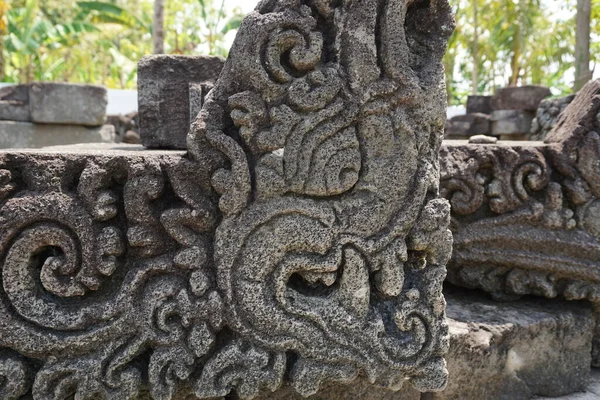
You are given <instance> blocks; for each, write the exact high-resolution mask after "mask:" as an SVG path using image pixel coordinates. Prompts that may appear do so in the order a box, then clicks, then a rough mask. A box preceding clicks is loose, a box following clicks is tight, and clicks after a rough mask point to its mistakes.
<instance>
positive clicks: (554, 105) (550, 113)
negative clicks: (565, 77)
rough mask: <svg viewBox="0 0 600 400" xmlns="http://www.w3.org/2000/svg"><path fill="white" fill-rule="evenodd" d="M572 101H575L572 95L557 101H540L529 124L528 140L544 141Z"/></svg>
mask: <svg viewBox="0 0 600 400" xmlns="http://www.w3.org/2000/svg"><path fill="white" fill-rule="evenodd" d="M573 99H575V95H574V94H572V95H570V96H567V97H562V98H559V99H546V100H542V102H541V103H540V106H539V107H538V109H537V111H536V113H535V119H534V120H533V122H532V124H531V131H530V132H529V140H540V141H544V140H546V136H548V133H550V131H551V130H552V129H553V128H554V126H555V125H556V122H557V121H558V117H559V116H560V114H562V112H563V111H565V109H566V108H567V106H568V105H569V104H571V102H572V101H573Z"/></svg>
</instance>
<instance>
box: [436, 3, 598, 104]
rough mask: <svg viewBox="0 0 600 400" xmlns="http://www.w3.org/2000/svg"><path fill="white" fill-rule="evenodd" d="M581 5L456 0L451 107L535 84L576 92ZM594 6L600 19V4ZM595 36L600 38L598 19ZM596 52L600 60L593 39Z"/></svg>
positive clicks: (449, 58)
mask: <svg viewBox="0 0 600 400" xmlns="http://www.w3.org/2000/svg"><path fill="white" fill-rule="evenodd" d="M576 1H577V0H566V1H563V2H556V1H551V0H455V1H454V2H453V6H454V9H455V11H456V20H457V29H456V31H455V33H454V35H453V36H452V38H451V39H450V42H449V49H448V52H447V54H446V57H445V59H444V64H445V66H446V82H447V86H448V89H449V93H448V99H449V103H450V104H464V102H465V100H466V96H467V95H468V94H470V93H479V94H491V93H493V92H494V91H495V90H496V88H498V87H501V86H508V85H523V84H529V83H535V84H542V85H547V86H550V87H552V88H553V89H555V92H556V94H566V93H568V92H570V91H571V90H572V78H571V77H572V71H573V69H574V54H573V49H574V46H575V35H574V32H575V19H574V18H573V15H574V13H575V9H576ZM588 1H589V0H588ZM592 3H594V4H593V5H592V13H593V15H598V16H599V17H600V1H593V2H592ZM594 13H597V14H594ZM592 34H595V35H596V37H598V35H599V34H600V20H598V21H596V20H595V19H594V17H592ZM599 39H600V38H599ZM591 54H592V59H595V58H594V57H596V58H597V57H599V56H600V41H596V42H594V41H592V46H591Z"/></svg>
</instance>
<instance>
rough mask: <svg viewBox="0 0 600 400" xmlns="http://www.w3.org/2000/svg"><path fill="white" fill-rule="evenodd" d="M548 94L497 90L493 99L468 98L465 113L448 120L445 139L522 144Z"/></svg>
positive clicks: (544, 89) (541, 90)
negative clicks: (489, 139) (491, 138)
mask: <svg viewBox="0 0 600 400" xmlns="http://www.w3.org/2000/svg"><path fill="white" fill-rule="evenodd" d="M551 94H552V93H551V92H550V89H548V88H547V87H544V86H537V85H527V86H520V87H507V88H503V89H499V90H498V91H497V92H496V94H495V95H494V96H469V98H468V100H467V113H466V114H465V115H459V116H456V117H453V118H451V119H450V120H448V122H447V124H446V138H447V139H469V138H470V137H472V136H476V135H488V136H494V137H497V138H499V139H500V140H526V139H528V136H529V132H530V130H531V127H532V123H533V122H534V118H535V116H536V110H537V109H538V106H539V105H540V102H541V101H542V100H543V99H544V98H546V97H549V96H551Z"/></svg>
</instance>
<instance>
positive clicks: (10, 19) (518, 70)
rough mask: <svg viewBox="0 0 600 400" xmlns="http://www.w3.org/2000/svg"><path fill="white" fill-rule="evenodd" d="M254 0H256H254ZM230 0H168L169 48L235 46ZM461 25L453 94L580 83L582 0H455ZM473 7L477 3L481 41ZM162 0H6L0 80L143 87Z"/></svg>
mask: <svg viewBox="0 0 600 400" xmlns="http://www.w3.org/2000/svg"><path fill="white" fill-rule="evenodd" d="M248 1H255V0H248ZM226 3H227V1H226V0H166V10H165V51H166V52H167V53H177V54H216V55H222V56H226V55H227V41H226V35H227V34H228V33H229V34H231V33H232V32H231V31H233V30H235V29H237V28H238V27H239V24H240V22H241V18H242V12H241V10H239V9H237V8H231V7H227V4H226ZM451 3H452V5H453V7H454V9H455V12H456V19H457V29H456V31H455V32H454V35H453V36H452V38H451V41H450V46H449V50H448V53H447V55H446V57H445V59H444V64H445V66H446V80H447V86H448V99H449V103H450V104H463V103H464V101H465V99H466V96H467V95H468V94H470V93H471V92H473V87H472V85H473V83H472V81H473V66H474V65H477V66H478V71H479V72H478V74H477V79H476V81H477V87H476V92H477V93H480V94H490V93H493V92H494V90H495V89H496V88H497V87H501V86H506V85H510V84H513V85H515V84H530V83H532V84H542V85H547V86H550V87H552V88H553V90H554V92H555V94H556V95H561V94H566V93H569V92H570V91H571V87H572V84H573V72H572V71H573V61H574V56H573V53H574V48H575V10H576V3H577V0H451ZM474 7H476V8H477V9H478V14H479V18H478V24H477V26H478V31H479V35H478V40H477V46H475V35H474V31H475V29H474V25H475V24H474ZM592 9H593V11H592V26H591V28H592V48H591V52H592V61H593V63H594V64H593V65H596V64H598V63H600V0H592ZM152 15H153V0H102V1H77V0H0V36H1V37H2V40H0V47H1V48H0V52H1V54H2V57H1V60H0V81H5V82H30V81H33V80H46V81H48V80H53V81H68V82H80V83H95V84H102V85H106V86H108V87H110V88H135V86H136V73H137V70H136V65H137V61H138V60H139V59H140V58H141V57H142V56H144V55H147V54H151V52H152Z"/></svg>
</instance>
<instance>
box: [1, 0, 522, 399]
mask: <svg viewBox="0 0 600 400" xmlns="http://www.w3.org/2000/svg"><path fill="white" fill-rule="evenodd" d="M371 3H372V2H360V1H359V2H330V1H322V0H268V1H263V2H261V3H260V5H259V7H258V9H257V11H256V12H253V13H251V14H250V15H249V16H248V17H247V18H246V19H245V20H244V22H243V23H242V26H241V28H240V31H239V33H238V36H237V38H236V40H235V43H234V45H233V48H232V49H231V55H230V58H229V60H228V61H227V63H226V65H225V68H224V71H223V74H222V77H221V79H220V81H219V82H218V83H217V84H216V85H215V88H214V90H213V91H212V92H211V93H210V94H209V95H208V97H207V99H206V102H205V104H204V107H203V109H202V111H201V112H200V113H199V115H198V119H197V120H196V121H195V123H194V125H193V126H192V129H191V131H190V134H189V137H188V144H189V154H187V155H182V154H175V153H169V152H145V151H140V152H131V153H127V155H122V154H119V153H117V152H111V153H107V154H100V153H99V152H96V153H94V152H91V153H85V152H84V153H72V154H71V153H69V154H66V155H64V156H60V157H58V156H57V157H54V156H52V155H48V154H46V153H31V154H28V155H24V156H19V157H13V156H9V155H6V156H5V155H3V154H0V226H2V230H0V262H1V263H2V286H1V288H0V395H1V396H0V397H3V398H15V399H17V398H19V397H20V396H31V397H33V398H35V399H57V400H58V399H65V398H82V399H83V398H104V399H138V398H140V396H147V397H150V398H153V399H158V400H171V399H175V398H183V397H189V396H195V397H196V398H214V397H219V396H228V395H230V394H232V393H235V394H236V395H237V396H239V397H241V398H245V399H252V398H255V397H257V396H261V395H264V394H265V393H267V395H268V394H269V393H271V392H273V391H277V390H278V389H279V388H280V387H281V386H282V385H283V384H284V383H285V384H286V385H289V386H290V387H291V388H293V390H296V391H297V392H298V393H300V394H301V395H303V396H309V395H311V394H314V393H316V392H318V391H319V390H320V388H321V386H323V385H325V384H328V383H329V382H331V381H338V382H343V383H350V382H352V381H353V380H354V379H356V378H357V377H359V376H364V377H366V378H367V379H368V380H369V381H370V382H371V383H373V384H376V385H380V386H382V387H385V388H388V389H390V390H394V391H397V390H400V389H401V387H402V386H403V384H404V383H405V382H410V383H411V384H412V385H413V386H415V387H416V388H417V389H419V390H422V391H429V390H439V389H441V388H442V387H444V385H445V382H446V380H447V371H446V369H445V362H444V360H443V356H444V354H445V352H446V351H447V349H448V330H447V326H446V323H445V303H444V299H443V296H442V282H443V280H444V276H445V264H446V263H447V261H448V258H449V255H450V252H451V242H452V237H451V234H450V232H449V230H448V226H449V223H450V207H449V205H448V203H447V202H446V201H445V200H442V199H440V198H439V185H438V179H437V178H438V176H439V165H438V161H437V151H438V149H439V146H440V141H441V134H442V131H443V126H444V119H445V118H444V110H445V102H444V96H443V93H442V89H441V86H440V84H439V82H440V79H441V76H442V74H441V71H442V65H441V56H442V54H443V50H444V47H445V45H446V40H447V38H448V36H449V35H450V32H451V28H452V18H451V12H450V7H449V5H448V4H447V3H446V1H443V0H437V1H433V2H428V3H427V4H425V5H423V4H421V5H419V7H416V8H415V6H414V5H415V2H413V1H408V0H385V1H384V0H377V1H376V2H375V3H377V4H376V5H377V6H376V7H374V6H373V4H374V3H373V4H371ZM393 18H396V19H397V21H392V19H393ZM414 19H422V20H424V21H427V23H428V24H429V25H431V26H435V29H433V30H431V31H428V32H424V31H421V30H418V29H415V28H414V27H413V26H412V25H411V24H412V22H410V21H412V20H414ZM405 22H406V23H405ZM395 25H397V26H398V27H403V29H406V30H407V32H400V31H398V30H397V29H395V28H394V26H395ZM357 32H360V37H357ZM415 35H416V36H418V40H414V39H415V38H416V36H415ZM407 36H408V37H409V38H410V40H407ZM424 43H430V44H431V46H429V45H427V46H425V48H422V47H421V45H422V44H424ZM423 63H428V64H429V66H427V68H425V67H424V64H423ZM524 179H526V178H524ZM8 374H10V375H11V376H13V377H14V378H15V379H14V381H11V382H5V381H2V377H4V376H5V375H8ZM290 390H292V389H290ZM142 398H143V397H142Z"/></svg>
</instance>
